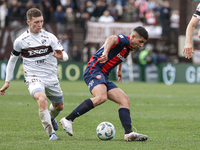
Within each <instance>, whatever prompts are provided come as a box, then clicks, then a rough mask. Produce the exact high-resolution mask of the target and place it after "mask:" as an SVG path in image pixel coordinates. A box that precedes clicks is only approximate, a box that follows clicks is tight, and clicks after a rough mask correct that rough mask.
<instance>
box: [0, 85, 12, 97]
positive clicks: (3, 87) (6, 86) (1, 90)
mask: <svg viewBox="0 0 200 150" xmlns="http://www.w3.org/2000/svg"><path fill="white" fill-rule="evenodd" d="M9 85H10V82H5V84H4V85H3V86H2V88H1V89H0V94H1V95H4V94H5V91H6V89H7V88H8V87H9Z"/></svg>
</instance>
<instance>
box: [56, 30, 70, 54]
mask: <svg viewBox="0 0 200 150" xmlns="http://www.w3.org/2000/svg"><path fill="white" fill-rule="evenodd" d="M58 40H59V42H60V44H62V46H63V48H64V51H65V52H66V53H68V47H69V44H70V39H69V37H68V35H67V34H66V33H64V34H62V33H60V34H58Z"/></svg>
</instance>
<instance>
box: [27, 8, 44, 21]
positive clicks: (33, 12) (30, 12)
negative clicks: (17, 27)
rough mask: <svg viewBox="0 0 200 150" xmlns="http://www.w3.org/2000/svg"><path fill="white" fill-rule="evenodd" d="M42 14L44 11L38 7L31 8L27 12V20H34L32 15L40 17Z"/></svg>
mask: <svg viewBox="0 0 200 150" xmlns="http://www.w3.org/2000/svg"><path fill="white" fill-rule="evenodd" d="M40 16H42V12H41V11H40V10H39V9H37V8H31V9H29V10H28V11H27V12H26V18H27V20H32V17H40Z"/></svg>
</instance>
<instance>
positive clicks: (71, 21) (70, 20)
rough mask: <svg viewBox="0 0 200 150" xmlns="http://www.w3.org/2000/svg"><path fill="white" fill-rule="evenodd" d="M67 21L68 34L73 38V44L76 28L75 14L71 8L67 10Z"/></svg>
mask: <svg viewBox="0 0 200 150" xmlns="http://www.w3.org/2000/svg"><path fill="white" fill-rule="evenodd" d="M65 20H66V27H67V30H66V32H67V34H68V35H69V36H70V37H71V42H72V43H73V39H74V26H75V14H74V12H73V9H72V8H71V7H68V8H67V9H66V13H65Z"/></svg>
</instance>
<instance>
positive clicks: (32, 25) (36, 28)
mask: <svg viewBox="0 0 200 150" xmlns="http://www.w3.org/2000/svg"><path fill="white" fill-rule="evenodd" d="M43 21H44V19H43V16H40V17H32V19H31V20H27V24H28V25H29V29H30V32H31V33H39V32H40V31H41V29H42V26H43Z"/></svg>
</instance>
